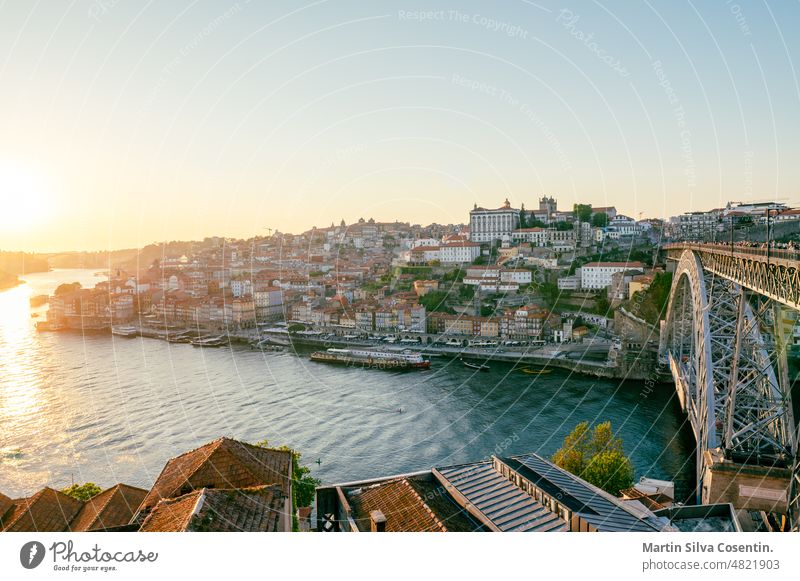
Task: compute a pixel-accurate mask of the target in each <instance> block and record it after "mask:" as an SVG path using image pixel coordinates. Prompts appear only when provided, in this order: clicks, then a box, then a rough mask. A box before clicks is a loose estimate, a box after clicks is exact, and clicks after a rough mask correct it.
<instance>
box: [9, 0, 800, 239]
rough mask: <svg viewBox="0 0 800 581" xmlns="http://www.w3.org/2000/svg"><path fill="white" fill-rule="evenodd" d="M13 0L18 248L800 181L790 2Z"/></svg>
mask: <svg viewBox="0 0 800 581" xmlns="http://www.w3.org/2000/svg"><path fill="white" fill-rule="evenodd" d="M264 4H266V5H262V3H256V2H252V3H250V2H245V1H240V2H238V3H236V2H225V1H222V2H202V1H198V2H177V1H176V2H160V3H156V2H149V3H145V2H134V1H132V0H94V1H83V0H77V1H74V2H38V3H37V2H32V1H23V0H12V1H7V2H5V3H3V4H0V87H2V91H0V110H2V115H0V196H2V205H0V225H2V228H0V248H20V249H24V248H27V249H37V250H45V249H63V248H86V249H100V248H120V247H130V246H137V245H141V244H146V243H149V242H152V241H154V240H162V239H168V240H173V239H187V238H198V237H203V236H206V235H213V234H218V235H228V236H242V237H247V236H252V235H255V234H259V233H264V232H265V231H264V230H263V228H265V227H270V228H273V229H280V230H283V231H300V230H304V229H306V228H309V227H311V226H312V225H316V226H323V225H328V224H330V222H331V221H336V222H338V221H339V220H340V219H342V218H344V219H345V220H347V221H348V222H350V221H354V220H357V219H358V218H359V217H364V218H368V217H370V216H371V217H374V218H375V219H378V220H389V219H395V218H396V219H400V220H403V221H411V222H414V223H429V222H432V221H437V222H444V223H450V222H465V221H466V220H467V212H468V210H469V209H470V208H471V207H472V205H473V203H475V202H477V203H478V204H480V205H485V206H493V205H498V206H499V205H500V203H501V202H502V200H503V199H504V198H505V197H506V196H508V197H509V198H510V200H511V201H512V203H513V204H514V205H517V206H518V205H519V204H521V203H525V204H526V206H527V207H529V208H531V207H533V206H535V205H536V200H537V198H538V197H539V196H540V195H541V194H542V193H547V194H549V195H554V196H555V197H556V198H557V199H558V201H559V205H560V207H564V208H571V207H572V204H573V203H574V202H578V201H580V202H588V203H591V204H593V205H595V206H598V205H615V206H616V207H617V208H618V210H619V211H621V212H624V213H627V214H629V215H632V216H634V217H638V216H639V214H640V213H641V214H642V215H643V216H668V215H672V214H677V213H680V212H683V211H687V210H697V209H708V208H711V207H717V206H720V205H723V204H725V203H726V202H727V201H729V200H763V199H767V198H770V199H771V198H779V199H783V200H785V201H787V202H789V203H794V204H799V203H800V187H799V186H800V169H798V163H797V159H798V158H800V143H799V142H798V140H799V139H800V138H799V137H798V128H800V89H799V85H798V74H800V73H799V72H798V69H800V63H798V62H796V61H797V57H798V54H800V40H798V36H797V34H796V30H795V29H796V25H797V23H798V22H800V3H798V2H740V3H736V2H725V1H724V0H723V1H719V2H694V3H692V2H683V1H670V2H666V1H662V2H652V1H650V2H641V3H640V2H630V1H627V2H622V1H619V2H597V3H595V2H569V1H564V2H558V3H553V2H544V1H543V2H526V1H522V0H509V1H505V2H498V3H490V2H464V1H461V2H413V1H412V2H363V1H361V2H355V1H353V2H350V1H328V2H325V1H318V2H296V1H294V2H289V1H285V2H284V1H270V2H268V3H264Z"/></svg>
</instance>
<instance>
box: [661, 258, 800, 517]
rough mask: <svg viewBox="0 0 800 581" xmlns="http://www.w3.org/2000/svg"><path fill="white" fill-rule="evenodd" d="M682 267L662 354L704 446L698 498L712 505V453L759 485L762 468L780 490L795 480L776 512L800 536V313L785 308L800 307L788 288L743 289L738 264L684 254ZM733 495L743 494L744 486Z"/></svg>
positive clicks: (699, 459) (700, 456) (669, 310)
mask: <svg viewBox="0 0 800 581" xmlns="http://www.w3.org/2000/svg"><path fill="white" fill-rule="evenodd" d="M678 256H679V258H678ZM673 257H675V258H678V264H677V268H676V270H675V274H674V278H673V283H672V293H671V297H670V301H669V305H668V307H667V315H666V319H665V322H664V327H663V330H662V338H661V339H662V342H661V350H662V356H663V358H664V359H665V360H666V361H667V362H668V363H669V366H670V369H671V371H672V375H673V378H674V379H675V384H676V389H677V392H678V396H679V399H680V401H681V405H682V407H683V409H684V411H685V412H686V413H687V415H688V417H689V420H690V423H691V426H692V430H693V431H694V435H695V438H696V441H697V444H698V453H697V483H698V489H697V490H698V498H699V499H700V500H702V501H703V502H707V501H708V500H709V499H708V498H704V495H707V492H708V489H709V482H707V481H706V480H707V479H709V478H710V476H709V475H710V474H711V472H710V468H711V467H710V466H709V464H710V460H709V458H710V457H711V456H710V455H709V454H707V453H706V452H708V451H715V452H716V453H718V455H720V456H721V457H722V458H724V463H726V464H727V465H732V466H737V467H740V470H739V471H740V472H741V473H742V474H745V473H747V474H750V475H752V474H753V468H754V467H759V468H763V469H765V470H767V471H770V470H771V472H769V474H771V476H770V477H769V478H770V482H772V483H774V482H775V478H774V474H775V473H776V472H781V473H782V474H790V475H791V478H790V479H789V480H790V482H786V486H785V495H786V496H785V502H781V503H776V505H782V506H783V507H785V509H784V510H783V512H785V513H786V514H787V515H788V517H789V519H790V522H791V525H792V527H793V529H795V530H797V529H798V528H800V462H798V454H797V441H798V434H797V432H796V428H795V424H794V419H793V417H792V403H791V395H790V383H789V380H788V371H787V366H786V345H787V338H788V333H791V331H792V328H793V326H794V322H795V321H796V319H797V311H794V310H790V309H786V308H785V306H784V304H785V303H786V302H787V301H786V299H789V300H794V299H795V298H796V297H794V296H791V295H789V296H786V295H787V293H786V292H785V291H784V290H783V287H780V285H779V284H770V286H769V287H768V288H769V292H765V293H761V292H754V291H753V290H750V289H752V288H753V286H751V284H747V285H746V286H745V285H743V284H742V282H740V275H741V274H742V271H741V270H738V271H737V270H735V269H736V268H737V267H736V265H737V264H739V265H740V266H741V265H742V262H741V261H738V262H737V261H736V260H734V259H733V258H732V257H729V258H730V260H727V261H725V260H723V259H724V257H720V256H718V255H713V256H711V257H709V256H704V254H703V253H702V252H699V251H697V250H696V249H682V251H681V253H680V254H679V255H677V254H675V253H673ZM731 269H733V270H731ZM756 271H757V272H761V273H762V274H763V273H764V272H768V271H769V269H768V268H766V269H761V268H760V267H758V268H756ZM783 272H784V273H786V272H788V270H787V269H784V271H783ZM758 276H761V274H759V275H758ZM787 276H788V275H787ZM792 276H794V275H792ZM750 282H751V283H752V284H753V285H755V284H756V281H753V280H752V279H750ZM747 287H750V288H747ZM776 299H777V300H776ZM764 474H767V472H764ZM747 479H750V480H749V481H748V482H747V484H748V487H746V488H745V489H746V490H751V489H755V488H758V486H755V487H753V486H749V484H750V483H751V482H752V476H746V477H742V479H740V480H747ZM718 480H719V478H718ZM766 480H767V477H766V476H765V477H763V478H762V481H766ZM726 486H728V487H731V488H733V487H735V486H738V484H737V483H736V482H735V477H734V480H731V481H730V482H726ZM736 498H737V500H738V496H737V497H736ZM712 501H713V500H712ZM743 502H744V501H743ZM739 508H744V506H739Z"/></svg>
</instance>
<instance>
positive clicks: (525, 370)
mask: <svg viewBox="0 0 800 581" xmlns="http://www.w3.org/2000/svg"><path fill="white" fill-rule="evenodd" d="M520 371H522V373H527V374H528V375H544V374H545V373H550V372H551V371H552V369H531V368H530V367H523V368H522V369H520Z"/></svg>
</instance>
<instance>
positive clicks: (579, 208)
mask: <svg viewBox="0 0 800 581" xmlns="http://www.w3.org/2000/svg"><path fill="white" fill-rule="evenodd" d="M572 213H573V214H575V218H576V219H578V220H580V221H581V222H589V221H591V219H592V205H591V204H575V205H573V206H572Z"/></svg>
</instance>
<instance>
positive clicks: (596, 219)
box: [592, 212, 608, 228]
mask: <svg viewBox="0 0 800 581" xmlns="http://www.w3.org/2000/svg"><path fill="white" fill-rule="evenodd" d="M592 226H596V227H598V228H605V227H606V226H608V214H606V213H605V212H599V213H597V214H595V215H594V216H592Z"/></svg>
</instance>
